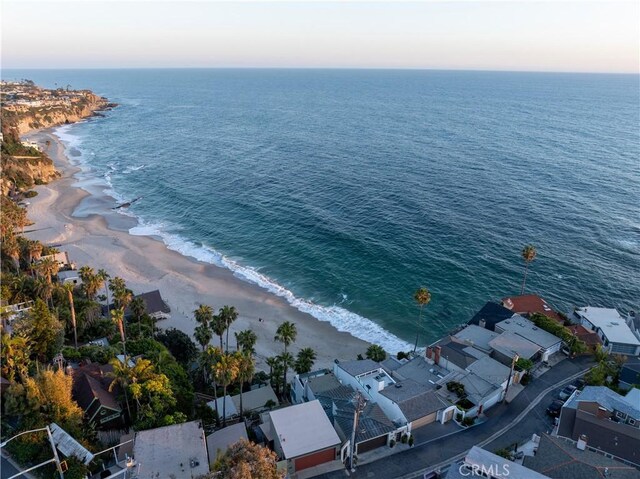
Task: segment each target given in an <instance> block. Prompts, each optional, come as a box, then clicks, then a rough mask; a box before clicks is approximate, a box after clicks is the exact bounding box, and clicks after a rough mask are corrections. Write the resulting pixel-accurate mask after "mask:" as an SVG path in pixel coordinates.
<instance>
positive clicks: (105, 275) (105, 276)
mask: <svg viewBox="0 0 640 479" xmlns="http://www.w3.org/2000/svg"><path fill="white" fill-rule="evenodd" d="M97 276H98V278H100V281H102V285H103V286H104V296H105V298H106V299H107V306H109V287H108V284H107V281H108V280H109V278H111V276H109V273H107V271H106V270H104V269H99V270H98V273H97Z"/></svg>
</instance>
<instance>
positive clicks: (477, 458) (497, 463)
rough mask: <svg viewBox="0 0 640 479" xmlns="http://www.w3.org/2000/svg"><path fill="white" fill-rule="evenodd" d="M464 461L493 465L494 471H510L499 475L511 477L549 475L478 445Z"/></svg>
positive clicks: (544, 478) (533, 478)
mask: <svg viewBox="0 0 640 479" xmlns="http://www.w3.org/2000/svg"><path fill="white" fill-rule="evenodd" d="M464 462H465V464H469V465H471V466H480V467H484V468H485V470H487V469H489V468H491V467H492V466H493V467H492V469H493V471H500V472H502V471H506V470H508V471H509V473H508V474H504V475H501V474H498V477H505V478H507V477H508V478H510V479H548V478H547V476H545V475H543V474H541V473H539V472H536V471H533V470H531V469H529V468H527V467H525V466H521V465H520V464H517V463H515V462H512V461H509V460H508V459H505V458H503V457H501V456H498V455H497V454H493V453H492V452H489V451H487V450H485V449H482V448H480V447H478V446H473V447H472V448H471V449H470V450H469V452H467V455H466V456H465V458H464ZM505 466H506V467H505ZM454 467H455V466H454ZM478 476H480V475H478ZM478 476H476V477H478ZM469 477H473V475H471V474H470V475H469ZM480 477H482V476H480Z"/></svg>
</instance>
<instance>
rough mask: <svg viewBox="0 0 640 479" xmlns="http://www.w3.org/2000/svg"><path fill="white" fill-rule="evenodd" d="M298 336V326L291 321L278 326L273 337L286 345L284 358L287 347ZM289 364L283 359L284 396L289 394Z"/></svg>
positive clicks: (285, 353)
mask: <svg viewBox="0 0 640 479" xmlns="http://www.w3.org/2000/svg"><path fill="white" fill-rule="evenodd" d="M296 336H298V330H297V328H296V325H295V324H294V323H292V322H291V321H285V322H284V323H282V324H281V325H280V326H278V329H277V330H276V335H275V337H274V338H273V339H274V340H275V341H278V342H280V343H282V344H283V345H284V353H283V358H285V357H286V355H287V348H288V347H289V345H291V343H293V342H295V340H296ZM289 364H290V363H288V362H287V361H284V360H283V361H282V366H283V368H284V373H283V376H282V381H283V384H282V389H283V396H286V394H287V369H289Z"/></svg>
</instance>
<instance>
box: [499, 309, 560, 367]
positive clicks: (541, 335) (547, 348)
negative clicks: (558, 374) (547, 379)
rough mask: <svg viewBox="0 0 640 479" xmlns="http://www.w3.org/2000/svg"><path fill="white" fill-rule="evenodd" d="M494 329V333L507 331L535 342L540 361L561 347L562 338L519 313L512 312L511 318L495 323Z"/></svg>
mask: <svg viewBox="0 0 640 479" xmlns="http://www.w3.org/2000/svg"><path fill="white" fill-rule="evenodd" d="M495 331H496V333H503V332H506V331H509V332H512V333H514V334H517V335H518V336H520V337H522V338H524V339H527V340H529V341H531V342H532V343H534V344H536V345H537V346H539V348H540V349H539V356H540V360H541V361H547V360H548V359H549V357H550V356H551V355H552V354H555V353H557V352H559V351H560V348H561V347H562V339H560V338H559V337H558V336H555V335H553V334H551V333H549V332H547V331H545V330H544V329H540V328H539V327H537V326H536V325H535V323H533V322H532V321H529V320H528V319H526V318H524V317H523V316H520V315H519V314H514V315H513V316H512V317H511V318H509V319H505V320H504V321H500V322H499V323H497V324H496V325H495Z"/></svg>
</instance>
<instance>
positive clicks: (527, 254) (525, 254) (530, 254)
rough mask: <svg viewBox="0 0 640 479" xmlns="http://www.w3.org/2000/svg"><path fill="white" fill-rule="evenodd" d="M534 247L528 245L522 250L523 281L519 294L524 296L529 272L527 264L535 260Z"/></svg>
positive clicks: (535, 252)
mask: <svg viewBox="0 0 640 479" xmlns="http://www.w3.org/2000/svg"><path fill="white" fill-rule="evenodd" d="M536 254H537V251H536V247H535V246H533V245H531V244H528V245H526V246H525V247H524V248H523V249H522V259H523V260H524V279H523V280H522V291H520V294H521V295H522V294H524V287H525V284H526V283H527V272H528V270H529V263H531V262H532V261H533V260H534V259H536Z"/></svg>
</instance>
